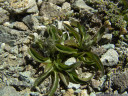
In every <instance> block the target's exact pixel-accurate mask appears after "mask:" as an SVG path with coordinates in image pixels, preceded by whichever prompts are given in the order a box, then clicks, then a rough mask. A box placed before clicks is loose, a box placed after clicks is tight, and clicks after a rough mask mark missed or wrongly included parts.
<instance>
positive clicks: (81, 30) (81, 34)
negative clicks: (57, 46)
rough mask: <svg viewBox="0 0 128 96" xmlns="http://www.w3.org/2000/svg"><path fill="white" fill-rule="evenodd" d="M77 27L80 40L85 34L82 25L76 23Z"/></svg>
mask: <svg viewBox="0 0 128 96" xmlns="http://www.w3.org/2000/svg"><path fill="white" fill-rule="evenodd" d="M77 26H78V29H79V33H80V36H81V40H82V41H83V40H84V34H85V28H84V26H83V25H80V23H77Z"/></svg>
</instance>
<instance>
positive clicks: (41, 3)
mask: <svg viewBox="0 0 128 96" xmlns="http://www.w3.org/2000/svg"><path fill="white" fill-rule="evenodd" d="M122 10H124V5H123V3H122V2H121V1H120V0H0V96H44V94H45V93H46V92H47V90H48V89H49V88H50V85H51V83H50V82H51V79H50V78H48V79H46V80H45V81H44V82H43V83H42V84H41V85H40V86H39V87H38V89H37V90H31V87H32V86H33V84H34V81H35V79H36V78H37V77H38V75H39V74H40V73H41V72H42V71H41V70H43V69H38V68H37V67H38V66H37V65H38V64H37V63H36V62H35V61H33V59H32V58H31V57H30V55H28V53H27V49H28V48H29V46H30V44H31V43H32V42H33V41H32V39H31V37H30V35H34V36H35V37H36V38H43V36H44V34H45V32H46V26H47V25H48V24H54V25H56V27H58V28H59V29H62V28H63V25H62V23H63V22H67V23H70V22H71V21H73V20H76V21H79V22H81V23H82V24H84V25H85V27H86V30H87V32H90V33H92V34H94V33H96V32H97V31H98V30H99V28H100V27H101V26H102V25H103V24H104V23H105V24H108V25H109V26H108V27H107V28H106V32H105V34H104V36H103V37H102V39H101V41H100V42H99V43H98V44H97V45H96V46H93V48H92V49H93V52H95V53H96V54H97V55H98V56H99V57H100V59H101V61H102V63H103V65H104V67H105V75H104V76H103V77H102V78H99V79H94V78H93V79H91V81H90V82H89V83H88V84H85V85H80V84H72V83H70V84H69V86H68V88H63V85H61V84H60V86H59V87H58V90H57V91H56V93H55V96H127V95H128V93H127V92H128V90H127V89H128V77H127V76H128V70H127V67H128V31H127V30H128V24H127V21H125V20H124V16H123V15H121V14H120V13H121V12H122ZM78 72H80V71H78ZM81 74H82V73H81ZM86 75H88V73H87V74H83V76H86Z"/></svg>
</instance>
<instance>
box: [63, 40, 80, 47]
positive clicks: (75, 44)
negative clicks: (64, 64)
mask: <svg viewBox="0 0 128 96" xmlns="http://www.w3.org/2000/svg"><path fill="white" fill-rule="evenodd" d="M64 45H66V46H69V47H78V45H77V43H76V42H75V40H65V41H64Z"/></svg>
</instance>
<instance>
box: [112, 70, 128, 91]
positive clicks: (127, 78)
mask: <svg viewBox="0 0 128 96" xmlns="http://www.w3.org/2000/svg"><path fill="white" fill-rule="evenodd" d="M112 83H113V86H114V89H116V90H118V92H119V93H122V92H124V91H125V90H127V89H128V71H126V72H123V73H117V74H116V75H114V76H113V77H112Z"/></svg>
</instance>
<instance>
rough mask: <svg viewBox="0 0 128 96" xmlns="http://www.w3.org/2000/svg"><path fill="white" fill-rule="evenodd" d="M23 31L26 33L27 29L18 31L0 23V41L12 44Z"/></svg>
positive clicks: (22, 34)
mask: <svg viewBox="0 0 128 96" xmlns="http://www.w3.org/2000/svg"><path fill="white" fill-rule="evenodd" d="M25 33H27V34H28V33H29V31H18V30H14V29H10V28H8V27H5V26H2V25H0V42H2V43H7V44H9V45H10V46H14V44H15V42H17V40H18V39H19V38H21V36H24V34H25Z"/></svg>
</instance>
